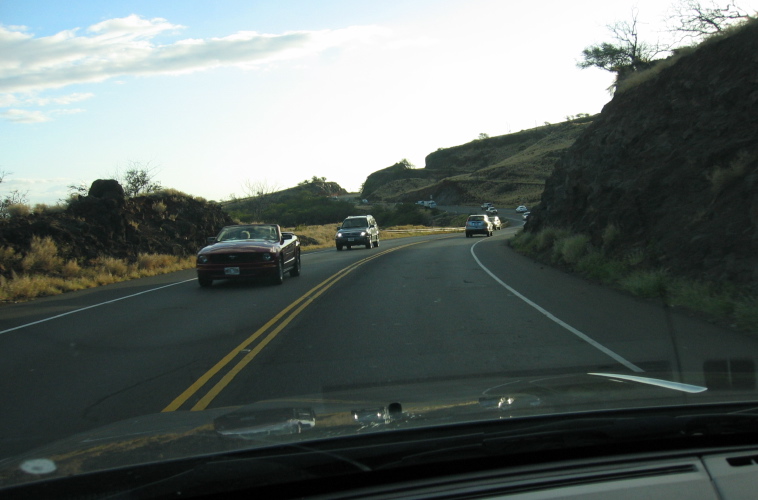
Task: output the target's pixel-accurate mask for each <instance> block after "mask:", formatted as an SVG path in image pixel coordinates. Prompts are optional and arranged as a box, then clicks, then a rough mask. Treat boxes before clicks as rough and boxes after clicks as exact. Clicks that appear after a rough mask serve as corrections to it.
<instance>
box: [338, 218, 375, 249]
mask: <svg viewBox="0 0 758 500" xmlns="http://www.w3.org/2000/svg"><path fill="white" fill-rule="evenodd" d="M334 242H335V244H336V245H337V250H342V247H347V248H348V249H349V248H350V247H352V246H353V245H365V247H366V248H374V247H378V246H379V225H378V224H377V223H376V219H374V217H373V216H372V215H351V216H350V217H347V218H346V219H345V220H344V221H343V222H342V225H341V226H339V227H338V228H337V234H336V235H335V236H334Z"/></svg>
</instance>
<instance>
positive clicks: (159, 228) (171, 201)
mask: <svg viewBox="0 0 758 500" xmlns="http://www.w3.org/2000/svg"><path fill="white" fill-rule="evenodd" d="M123 193H124V191H123V189H122V188H121V186H120V185H119V184H118V182H116V181H112V180H105V181H103V180H98V181H95V182H94V183H93V184H92V188H91V189H90V194H89V195H88V196H80V197H79V198H78V199H77V200H74V201H72V202H71V203H70V204H69V206H68V208H67V209H66V211H64V212H61V213H53V214H48V213H43V214H33V215H29V216H25V217H14V218H11V219H5V220H2V221H0V247H9V248H12V249H14V250H15V251H16V252H17V254H24V253H26V252H27V251H28V250H29V248H30V244H31V241H32V238H33V237H34V236H37V237H42V238H44V237H46V236H49V237H51V238H52V239H53V241H55V243H56V244H57V247H58V252H59V255H60V256H61V257H63V258H64V259H66V260H68V259H75V260H77V261H79V262H80V263H86V261H87V260H90V259H95V258H98V257H117V258H122V259H128V260H135V259H136V258H137V256H138V255H139V254H140V253H162V254H171V255H180V256H187V255H192V254H194V253H195V252H197V250H199V249H200V248H201V247H203V246H204V245H205V242H206V238H207V237H208V236H213V235H215V234H216V233H218V231H219V229H221V228H222V227H223V226H225V225H228V224H233V221H232V220H231V218H230V217H229V216H228V215H227V214H226V213H225V212H224V211H223V210H222V209H221V206H220V205H219V204H217V203H212V202H206V201H203V200H199V199H196V198H193V197H190V196H187V195H183V194H180V193H175V192H170V191H168V192H160V193H154V194H150V195H146V196H140V197H136V198H124V196H123ZM0 272H3V273H4V274H7V275H10V269H0Z"/></svg>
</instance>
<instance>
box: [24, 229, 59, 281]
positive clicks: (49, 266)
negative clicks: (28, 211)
mask: <svg viewBox="0 0 758 500" xmlns="http://www.w3.org/2000/svg"><path fill="white" fill-rule="evenodd" d="M62 264H63V259H62V258H60V257H59V256H58V246H57V245H56V244H55V242H54V241H53V239H52V238H51V237H49V236H45V237H44V238H40V237H39V236H33V237H32V241H31V248H30V249H29V252H28V253H27V254H26V255H25V256H24V257H23V258H22V259H21V268H22V269H23V270H24V271H25V272H27V273H30V272H46V273H51V272H55V271H57V270H58V269H59V268H60V267H61V265H62Z"/></svg>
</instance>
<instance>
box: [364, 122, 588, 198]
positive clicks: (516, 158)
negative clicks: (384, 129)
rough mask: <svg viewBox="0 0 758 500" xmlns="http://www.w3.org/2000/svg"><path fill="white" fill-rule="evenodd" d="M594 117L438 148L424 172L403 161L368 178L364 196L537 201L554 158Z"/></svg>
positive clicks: (428, 159) (426, 164)
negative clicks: (410, 166)
mask: <svg viewBox="0 0 758 500" xmlns="http://www.w3.org/2000/svg"><path fill="white" fill-rule="evenodd" d="M592 119H593V117H584V118H579V119H575V120H571V121H567V122H564V123H559V124H555V125H545V126H542V127H537V128H534V129H530V130H524V131H521V132H517V133H514V134H507V135H502V136H498V137H490V138H486V139H478V140H475V141H472V142H469V143H467V144H462V145H460V146H455V147H452V148H445V149H439V150H437V151H435V152H433V153H431V154H429V155H428V156H427V157H426V160H425V167H424V168H409V166H408V165H407V164H404V163H403V162H401V163H397V164H395V165H392V166H391V167H387V168H385V169H383V170H379V171H378V172H374V173H372V174H371V175H370V176H369V177H368V178H367V179H366V182H365V183H364V185H363V192H362V196H363V197H365V198H368V199H370V200H377V201H392V202H400V201H405V202H415V201H416V200H428V199H430V196H431V197H432V198H433V199H434V200H436V201H437V202H438V203H440V204H443V205H458V204H466V203H475V204H479V203H481V202H482V201H483V200H485V199H486V200H488V201H493V202H494V203H496V204H498V205H501V206H508V205H513V206H515V205H519V204H522V203H529V204H531V203H532V202H536V201H537V200H539V197H540V195H541V194H542V189H543V188H544V184H545V180H546V179H547V177H548V175H550V172H551V171H552V168H553V165H554V164H555V161H556V159H557V158H558V157H559V156H560V154H561V152H563V151H565V150H566V148H568V147H569V146H570V145H571V144H573V142H574V141H575V140H576V138H577V137H578V136H579V135H580V134H581V133H582V132H583V131H584V130H585V129H586V128H587V127H588V126H589V124H590V123H591V122H592Z"/></svg>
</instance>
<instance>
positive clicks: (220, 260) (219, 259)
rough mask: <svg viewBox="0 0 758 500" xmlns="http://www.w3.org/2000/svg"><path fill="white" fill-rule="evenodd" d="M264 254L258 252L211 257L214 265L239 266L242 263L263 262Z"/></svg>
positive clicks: (219, 254) (218, 254) (213, 255)
mask: <svg viewBox="0 0 758 500" xmlns="http://www.w3.org/2000/svg"><path fill="white" fill-rule="evenodd" d="M262 261H263V254H262V253H258V252H250V253H216V254H211V255H210V260H209V261H208V262H211V263H213V264H239V263H242V262H262Z"/></svg>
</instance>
